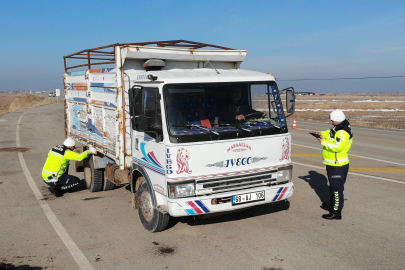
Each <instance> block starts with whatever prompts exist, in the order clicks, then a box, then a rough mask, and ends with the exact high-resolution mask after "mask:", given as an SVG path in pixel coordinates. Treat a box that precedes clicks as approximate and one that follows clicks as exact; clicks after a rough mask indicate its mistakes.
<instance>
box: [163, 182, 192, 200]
mask: <svg viewBox="0 0 405 270" xmlns="http://www.w3.org/2000/svg"><path fill="white" fill-rule="evenodd" d="M194 195H195V184H194V182H192V183H181V184H169V198H170V199H176V198H184V197H191V196H194Z"/></svg>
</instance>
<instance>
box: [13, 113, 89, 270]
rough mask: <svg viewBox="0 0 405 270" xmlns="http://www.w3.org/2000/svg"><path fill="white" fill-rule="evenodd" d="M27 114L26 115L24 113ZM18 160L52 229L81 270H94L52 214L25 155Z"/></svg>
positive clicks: (18, 140)
mask: <svg viewBox="0 0 405 270" xmlns="http://www.w3.org/2000/svg"><path fill="white" fill-rule="evenodd" d="M24 114H26V113H24ZM24 114H22V115H21V116H20V119H18V123H17V133H16V144H17V147H21V145H20V128H19V127H20V126H19V125H20V122H21V119H22V117H23V116H24ZM18 158H19V159H20V163H21V167H22V170H23V172H24V174H25V177H26V178H27V181H28V184H29V185H30V187H31V189H32V192H33V193H34V195H35V198H36V199H37V201H38V203H39V205H40V206H41V208H42V210H43V211H44V213H45V215H46V217H47V218H48V220H49V222H50V223H51V225H52V227H53V228H54V229H55V231H56V233H57V234H58V235H59V237H60V239H61V240H62V241H63V243H64V244H65V246H66V247H67V249H68V250H69V252H70V254H72V256H73V259H75V261H76V263H77V264H78V265H79V267H80V269H83V270H85V269H94V268H93V266H92V265H91V263H90V262H89V260H87V258H86V257H85V256H84V254H83V253H82V252H81V250H80V249H79V247H78V246H77V245H76V244H75V242H73V240H72V239H71V238H70V236H69V234H68V233H67V231H66V230H65V228H64V227H63V225H62V223H61V222H60V221H59V220H58V218H57V217H56V215H55V214H54V213H53V212H52V209H51V207H50V206H49V204H48V203H47V202H46V201H44V200H43V198H44V197H43V196H42V194H41V192H40V191H39V189H38V187H37V185H36V184H35V181H34V179H33V178H32V176H31V173H30V171H29V170H28V167H27V164H26V163H25V160H24V157H23V154H22V153H21V152H18Z"/></svg>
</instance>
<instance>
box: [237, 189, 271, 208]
mask: <svg viewBox="0 0 405 270" xmlns="http://www.w3.org/2000/svg"><path fill="white" fill-rule="evenodd" d="M264 198H265V197H264V190H262V191H256V192H252V193H246V194H242V195H235V196H232V205H237V204H242V203H248V202H254V201H263V200H264Z"/></svg>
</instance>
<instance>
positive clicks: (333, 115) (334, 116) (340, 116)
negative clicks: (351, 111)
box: [330, 109, 346, 122]
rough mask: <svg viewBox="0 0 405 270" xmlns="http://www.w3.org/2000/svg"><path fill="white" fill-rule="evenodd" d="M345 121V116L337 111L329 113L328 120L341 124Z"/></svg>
mask: <svg viewBox="0 0 405 270" xmlns="http://www.w3.org/2000/svg"><path fill="white" fill-rule="evenodd" d="M345 119H346V116H345V114H344V113H343V112H342V111H341V110H339V109H337V110H334V111H333V112H331V113H330V120H332V121H335V122H343V121H344V120H345Z"/></svg>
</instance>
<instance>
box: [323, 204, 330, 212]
mask: <svg viewBox="0 0 405 270" xmlns="http://www.w3.org/2000/svg"><path fill="white" fill-rule="evenodd" d="M321 208H322V209H323V210H326V211H329V212H332V211H333V205H331V204H327V203H322V205H321Z"/></svg>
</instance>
